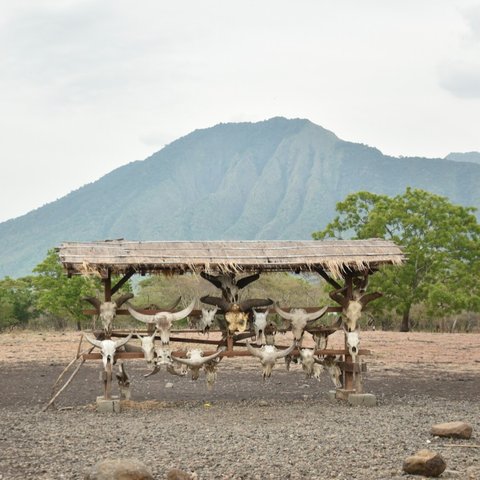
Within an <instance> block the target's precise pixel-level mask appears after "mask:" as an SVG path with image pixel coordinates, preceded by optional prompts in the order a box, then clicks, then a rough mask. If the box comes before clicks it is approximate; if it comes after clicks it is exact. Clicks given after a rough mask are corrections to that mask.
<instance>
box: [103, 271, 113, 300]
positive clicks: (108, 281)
mask: <svg viewBox="0 0 480 480" xmlns="http://www.w3.org/2000/svg"><path fill="white" fill-rule="evenodd" d="M102 283H103V289H104V291H105V301H106V302H111V301H112V273H111V271H110V269H108V271H107V276H106V277H105V278H102Z"/></svg>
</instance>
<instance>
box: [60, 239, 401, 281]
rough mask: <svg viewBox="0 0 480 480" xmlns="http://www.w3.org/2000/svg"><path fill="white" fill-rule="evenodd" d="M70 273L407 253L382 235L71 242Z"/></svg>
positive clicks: (173, 270) (312, 267) (375, 262)
mask: <svg viewBox="0 0 480 480" xmlns="http://www.w3.org/2000/svg"><path fill="white" fill-rule="evenodd" d="M58 253H59V256H60V259H61V262H62V264H63V265H64V267H65V269H66V271H67V273H68V275H70V276H71V275H77V274H81V275H90V274H97V275H100V276H101V277H102V278H106V277H108V275H109V274H111V273H114V274H123V275H127V274H130V273H131V272H132V273H140V274H142V275H144V274H147V273H152V274H157V273H167V274H181V273H185V272H200V271H206V272H237V273H242V272H279V271H294V272H300V271H318V270H322V271H324V272H327V273H329V274H331V275H332V276H333V277H336V278H341V277H343V276H344V275H345V274H346V273H348V272H364V271H375V270H377V269H378V268H379V267H380V266H381V265H399V264H401V263H402V262H403V261H404V254H403V252H402V250H401V248H400V247H398V246H397V245H396V244H395V243H393V242H391V241H388V240H382V239H368V240H325V241H313V240H310V241H300V240H298V241H280V240H279V241H196V242H160V241H159V242H133V241H124V240H106V241H103V242H86V243H79V242H67V243H63V244H62V245H61V246H60V247H59V248H58Z"/></svg>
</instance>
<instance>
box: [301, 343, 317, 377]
mask: <svg viewBox="0 0 480 480" xmlns="http://www.w3.org/2000/svg"><path fill="white" fill-rule="evenodd" d="M314 353H315V350H310V349H309V348H302V349H301V350H300V361H301V362H302V369H303V371H304V372H305V375H306V377H307V378H310V377H311V376H312V375H313V367H314V365H316V364H315V359H314Z"/></svg>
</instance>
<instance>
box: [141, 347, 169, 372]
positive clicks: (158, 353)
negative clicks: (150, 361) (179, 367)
mask: <svg viewBox="0 0 480 480" xmlns="http://www.w3.org/2000/svg"><path fill="white" fill-rule="evenodd" d="M162 365H166V367H167V371H168V369H169V368H170V367H171V368H173V360H172V352H171V350H170V347H169V346H168V345H162V346H161V347H158V348H157V349H156V350H155V366H154V367H153V370H152V371H151V372H150V373H147V374H146V375H144V377H150V376H151V375H155V374H156V373H158V372H159V371H160V369H161V367H162Z"/></svg>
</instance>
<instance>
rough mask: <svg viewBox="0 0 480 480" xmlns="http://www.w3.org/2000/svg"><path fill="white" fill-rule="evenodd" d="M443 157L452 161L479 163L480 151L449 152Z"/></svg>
mask: <svg viewBox="0 0 480 480" xmlns="http://www.w3.org/2000/svg"><path fill="white" fill-rule="evenodd" d="M445 158H446V159H447V160H453V161H454V162H471V163H478V164H479V165H480V152H465V153H458V152H452V153H449V154H448V155H447V156H446V157H445Z"/></svg>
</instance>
